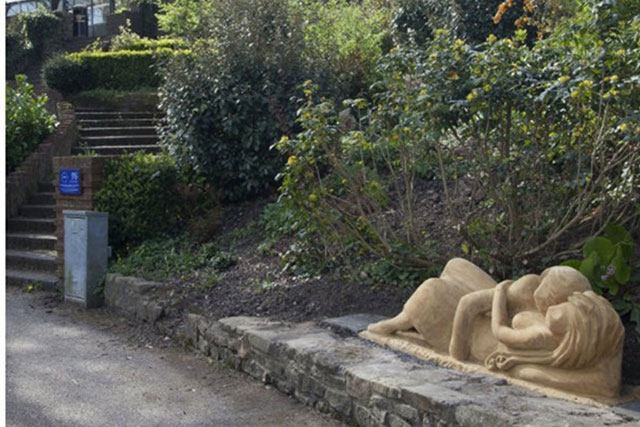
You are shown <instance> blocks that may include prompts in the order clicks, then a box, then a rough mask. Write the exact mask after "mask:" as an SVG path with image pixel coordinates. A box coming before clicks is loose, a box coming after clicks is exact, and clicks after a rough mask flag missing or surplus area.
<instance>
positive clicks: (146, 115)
mask: <svg viewBox="0 0 640 427" xmlns="http://www.w3.org/2000/svg"><path fill="white" fill-rule="evenodd" d="M159 115H160V113H158V112H154V111H79V112H77V113H76V119H78V120H100V119H107V120H114V119H153V118H155V117H158V116H159Z"/></svg>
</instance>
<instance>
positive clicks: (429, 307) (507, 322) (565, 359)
mask: <svg viewBox="0 0 640 427" xmlns="http://www.w3.org/2000/svg"><path fill="white" fill-rule="evenodd" d="M368 332H369V333H370V334H373V335H378V336H380V335H381V336H398V337H401V338H403V339H407V340H411V341H412V342H414V343H419V345H423V346H427V347H429V348H431V349H432V350H434V351H436V352H438V353H440V354H448V355H449V356H450V357H452V358H453V359H455V360H457V361H465V362H470V363H475V364H482V365H484V367H486V368H487V369H489V370H492V371H500V372H501V373H503V374H505V375H506V376H508V377H513V378H517V379H520V380H525V381H530V382H533V383H535V384H539V385H542V386H545V387H551V388H555V389H559V390H563V391H567V392H570V393H574V394H578V395H587V396H594V397H598V396H601V397H605V398H614V397H616V396H618V394H619V391H620V374H621V363H622V345H623V341H624V328H623V326H622V323H621V321H620V318H619V316H618V314H617V313H616V311H615V310H614V308H613V307H612V306H611V304H610V303H609V302H608V301H607V300H605V299H604V298H602V297H600V296H598V295H596V294H595V293H594V292H592V291H591V286H590V284H589V281H588V280H587V278H586V277H585V276H584V275H582V274H581V273H580V272H578V271H577V270H575V269H573V268H571V267H563V266H558V267H551V268H549V269H547V270H545V271H544V272H543V273H542V274H540V275H535V274H529V275H526V276H523V277H521V278H520V279H518V280H516V281H510V280H507V281H504V282H501V283H499V284H496V282H495V281H494V280H493V279H492V278H491V277H490V276H489V275H488V274H487V273H485V272H484V271H482V270H481V269H480V268H479V267H477V266H475V265H474V264H472V263H471V262H469V261H466V260H464V259H460V258H455V259H452V260H451V261H449V262H448V263H447V265H446V266H445V269H444V271H443V272H442V274H441V275H440V277H439V278H432V279H429V280H427V281H425V282H424V283H423V284H422V285H420V287H419V288H418V289H417V290H416V291H415V292H414V294H413V295H412V296H411V297H410V298H409V299H408V300H407V302H406V303H405V305H404V308H403V310H402V312H401V313H400V314H398V315H397V316H395V317H394V318H391V319H387V320H383V321H381V322H378V323H374V324H371V325H369V327H368Z"/></svg>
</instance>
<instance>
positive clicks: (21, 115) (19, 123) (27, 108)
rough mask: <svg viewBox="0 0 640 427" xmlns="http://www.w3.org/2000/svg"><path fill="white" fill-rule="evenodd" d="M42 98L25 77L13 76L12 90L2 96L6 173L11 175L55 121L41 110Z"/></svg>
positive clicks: (47, 133) (44, 102)
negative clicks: (4, 122)
mask: <svg viewBox="0 0 640 427" xmlns="http://www.w3.org/2000/svg"><path fill="white" fill-rule="evenodd" d="M47 101H48V99H47V97H46V95H43V96H36V95H35V94H34V92H33V85H31V84H29V83H28V82H27V77H26V76H24V75H21V74H18V75H17V76H16V83H15V87H12V86H11V85H9V86H7V93H6V104H5V106H6V133H5V136H6V156H7V160H6V162H7V173H9V172H12V171H14V170H15V169H16V168H17V167H18V166H20V164H21V163H22V162H23V161H24V160H25V159H26V158H27V157H28V156H29V154H31V153H32V152H33V151H34V150H35V149H36V148H37V147H38V144H40V142H41V141H42V140H43V139H44V138H45V137H46V136H47V135H49V134H50V133H51V132H52V131H53V129H54V127H55V118H54V116H52V115H51V114H49V113H48V112H47V110H46V108H45V105H46V104H47Z"/></svg>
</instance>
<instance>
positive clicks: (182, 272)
mask: <svg viewBox="0 0 640 427" xmlns="http://www.w3.org/2000/svg"><path fill="white" fill-rule="evenodd" d="M235 262H236V257H235V256H234V255H232V254H230V253H228V252H224V251H220V250H219V249H218V248H217V247H216V246H215V245H214V244H213V243H205V244H203V245H195V244H193V243H192V242H191V240H190V239H189V238H188V237H187V236H181V237H176V238H169V237H157V238H153V239H148V240H145V241H144V242H143V243H142V244H140V245H139V246H137V247H135V248H134V249H133V250H131V251H130V253H129V254H128V255H127V256H125V257H124V258H123V257H118V259H117V261H116V262H115V263H114V264H112V265H111V266H110V267H109V270H110V272H113V273H120V274H124V275H133V276H138V277H143V278H146V279H149V280H162V281H166V280H168V279H178V278H179V279H181V280H189V281H195V282H196V283H199V284H200V285H201V286H203V287H204V288H211V287H213V286H215V284H216V283H217V273H221V272H223V271H225V270H227V269H229V268H231V267H232V266H233V265H234V264H235Z"/></svg>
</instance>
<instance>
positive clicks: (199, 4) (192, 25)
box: [156, 0, 216, 38]
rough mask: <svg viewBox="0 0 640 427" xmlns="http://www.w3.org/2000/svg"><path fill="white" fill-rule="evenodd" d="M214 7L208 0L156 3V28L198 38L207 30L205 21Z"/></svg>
mask: <svg viewBox="0 0 640 427" xmlns="http://www.w3.org/2000/svg"><path fill="white" fill-rule="evenodd" d="M215 8H216V2H212V1H208V0H176V1H173V2H162V3H160V4H159V5H158V9H159V10H158V13H157V14H156V17H157V19H158V28H159V29H160V31H162V32H163V33H165V34H169V35H172V36H177V37H193V38H200V37H202V36H203V35H205V34H206V32H207V22H208V19H209V18H210V17H211V15H212V13H213V12H214V10H215Z"/></svg>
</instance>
